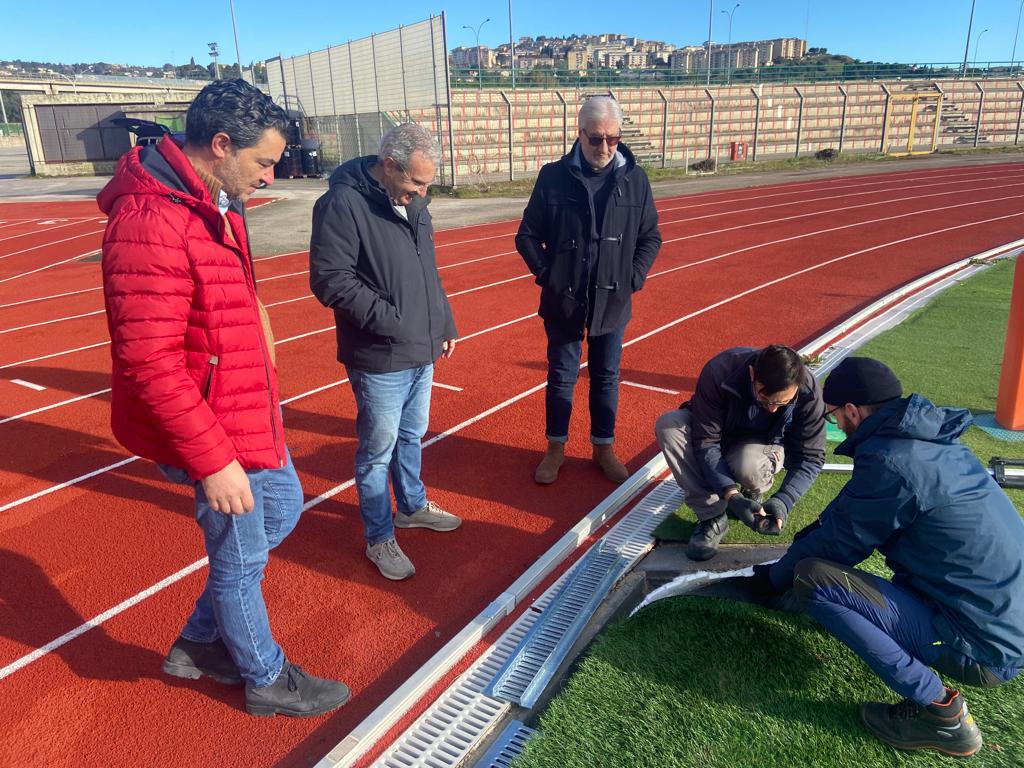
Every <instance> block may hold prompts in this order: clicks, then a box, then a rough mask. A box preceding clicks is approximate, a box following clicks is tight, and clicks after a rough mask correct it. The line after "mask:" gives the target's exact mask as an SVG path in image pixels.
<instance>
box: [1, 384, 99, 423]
mask: <svg viewBox="0 0 1024 768" xmlns="http://www.w3.org/2000/svg"><path fill="white" fill-rule="evenodd" d="M108 392H110V387H107V388H106V389H97V390H96V391H95V392H90V393H89V394H87V395H79V396H78V397H72V398H70V399H68V400H61V401H60V402H59V403H50V405H44V406H43V407H42V408H34V409H33V410H31V411H25V412H24V413H16V414H14V415H13V416H8V417H6V418H3V419H0V424H6V423H7V422H9V421H17V420H18V419H24V418H27V417H28V416H35V415H36V414H37V413H42V412H43V411H51V410H53V409H54V408H60V407H61V406H62V405H71V403H77V402H78V401H79V400H88V399H89V398H90V397H99V396H100V395H105V394H107V393H108Z"/></svg>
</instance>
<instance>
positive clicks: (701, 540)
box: [686, 514, 729, 560]
mask: <svg viewBox="0 0 1024 768" xmlns="http://www.w3.org/2000/svg"><path fill="white" fill-rule="evenodd" d="M728 530H729V520H728V519H727V518H726V516H725V515H724V514H723V515H719V516H718V517H712V518H711V519H710V520H701V521H700V522H698V523H697V527H696V528H695V529H694V531H693V535H692V536H690V541H689V543H688V544H687V545H686V556H687V557H688V558H690V559H691V560H710V559H711V558H712V557H714V556H715V554H717V552H718V545H719V544H720V543H721V541H722V539H724V538H725V534H726V532H727V531H728Z"/></svg>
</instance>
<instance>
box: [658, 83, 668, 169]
mask: <svg viewBox="0 0 1024 768" xmlns="http://www.w3.org/2000/svg"><path fill="white" fill-rule="evenodd" d="M658 96H660V97H661V109H662V112H661V167H662V168H664V167H665V163H666V161H667V159H668V99H666V98H665V94H664V93H662V91H661V88H659V89H658Z"/></svg>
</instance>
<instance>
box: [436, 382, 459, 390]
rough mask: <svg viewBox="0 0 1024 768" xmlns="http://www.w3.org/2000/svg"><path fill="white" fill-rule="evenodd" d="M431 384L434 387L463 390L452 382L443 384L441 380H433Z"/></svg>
mask: <svg viewBox="0 0 1024 768" xmlns="http://www.w3.org/2000/svg"><path fill="white" fill-rule="evenodd" d="M430 385H431V386H433V387H439V388H440V389H447V390H449V391H451V392H462V391H463V389H462V387H453V386H452V385H451V384H442V383H441V382H439V381H432V382H430Z"/></svg>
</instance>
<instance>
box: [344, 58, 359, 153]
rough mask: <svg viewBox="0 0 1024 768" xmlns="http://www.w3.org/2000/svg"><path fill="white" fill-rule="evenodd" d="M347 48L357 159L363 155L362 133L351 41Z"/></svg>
mask: <svg viewBox="0 0 1024 768" xmlns="http://www.w3.org/2000/svg"><path fill="white" fill-rule="evenodd" d="M345 45H346V47H347V48H348V79H349V82H350V83H351V85H352V116H353V117H355V119H356V152H357V153H358V156H359V157H362V155H363V132H362V130H361V129H360V128H359V107H357V106H356V75H355V71H354V70H353V69H352V41H351V40H349V41H348V42H347V43H346V44H345Z"/></svg>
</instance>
